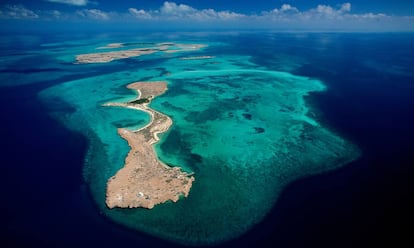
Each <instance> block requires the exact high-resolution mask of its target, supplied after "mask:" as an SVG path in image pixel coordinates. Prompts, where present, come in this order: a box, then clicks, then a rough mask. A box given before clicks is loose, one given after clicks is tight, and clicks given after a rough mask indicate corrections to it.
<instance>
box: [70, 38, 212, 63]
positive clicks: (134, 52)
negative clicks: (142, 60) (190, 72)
mask: <svg viewBox="0 0 414 248" xmlns="http://www.w3.org/2000/svg"><path fill="white" fill-rule="evenodd" d="M122 47H124V43H110V44H108V45H106V46H103V47H98V48H97V49H110V48H122ZM204 47H206V45H203V44H176V43H172V42H162V43H158V44H155V45H154V46H151V47H138V48H133V49H125V50H115V51H108V52H98V53H85V54H79V55H77V56H76V63H75V64H90V63H107V62H111V61H113V60H117V59H126V58H131V57H138V56H142V55H149V54H153V53H156V52H164V53H177V52H191V51H196V50H200V49H202V48H204Z"/></svg>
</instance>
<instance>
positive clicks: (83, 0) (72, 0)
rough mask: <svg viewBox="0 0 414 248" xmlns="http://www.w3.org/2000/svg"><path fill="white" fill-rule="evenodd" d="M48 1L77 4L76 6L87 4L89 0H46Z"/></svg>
mask: <svg viewBox="0 0 414 248" xmlns="http://www.w3.org/2000/svg"><path fill="white" fill-rule="evenodd" d="M45 1H47V2H52V3H63V4H68V5H75V6H86V5H87V4H88V3H89V1H88V0H45Z"/></svg>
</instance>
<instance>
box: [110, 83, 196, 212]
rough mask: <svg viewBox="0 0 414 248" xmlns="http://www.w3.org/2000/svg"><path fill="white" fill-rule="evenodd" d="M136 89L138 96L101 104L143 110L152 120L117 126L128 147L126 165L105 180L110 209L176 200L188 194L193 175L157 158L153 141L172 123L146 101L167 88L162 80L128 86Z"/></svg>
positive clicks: (151, 205) (144, 206)
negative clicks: (139, 124) (134, 127)
mask: <svg viewBox="0 0 414 248" xmlns="http://www.w3.org/2000/svg"><path fill="white" fill-rule="evenodd" d="M128 88H129V89H133V90H136V91H138V93H139V97H138V98H137V99H135V100H132V101H130V102H128V103H106V104H104V106H118V107H126V108H132V109H138V110H141V111H145V112H147V113H149V114H150V115H151V121H150V123H149V124H148V125H146V126H145V127H143V128H141V129H139V130H136V131H130V130H128V129H124V128H119V129H118V133H119V135H120V136H121V137H122V138H124V139H125V140H127V141H128V144H129V146H130V147H131V150H130V152H129V153H128V155H127V157H126V159H125V166H124V167H123V168H122V169H120V170H119V171H118V172H117V173H116V174H115V175H114V176H113V177H111V178H110V179H109V180H108V183H107V189H106V205H107V206H108V207H109V208H114V207H120V208H136V207H142V208H148V209H151V208H153V207H154V206H155V205H157V204H161V203H164V202H167V201H173V202H177V201H178V200H179V198H180V196H184V197H187V196H188V194H189V192H190V189H191V186H192V183H193V181H194V177H193V174H192V173H187V172H184V171H182V170H181V168H179V167H169V166H167V165H166V164H164V163H162V162H161V161H159V160H158V158H157V155H156V153H155V150H154V148H153V146H152V145H153V144H154V143H156V142H157V141H158V140H159V138H158V134H159V133H163V132H166V131H167V130H168V129H169V128H170V126H171V125H172V120H171V118H170V117H168V116H166V115H164V114H162V113H160V112H157V111H155V110H153V109H151V108H150V107H148V105H149V103H150V102H151V100H152V99H154V98H155V97H156V96H158V95H161V94H163V93H164V92H165V91H166V90H167V84H166V83H165V82H137V83H132V84H130V85H128Z"/></svg>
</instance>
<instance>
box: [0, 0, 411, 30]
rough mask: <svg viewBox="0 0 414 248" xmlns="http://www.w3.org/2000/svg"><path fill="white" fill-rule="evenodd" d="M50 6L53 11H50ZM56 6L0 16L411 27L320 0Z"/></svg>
mask: <svg viewBox="0 0 414 248" xmlns="http://www.w3.org/2000/svg"><path fill="white" fill-rule="evenodd" d="M47 1H49V2H56V3H64V4H70V5H75V6H84V5H87V4H88V3H90V2H89V1H88V0H47ZM53 11H54V13H55V15H51V14H50V13H52V12H53ZM56 13H57V12H56V10H51V11H49V14H45V11H43V12H42V11H35V10H29V9H26V8H25V7H23V6H21V5H18V6H5V7H3V8H0V18H2V19H48V20H50V19H51V18H53V16H56V18H57V19H59V20H63V19H65V20H68V21H70V20H72V21H79V20H90V21H100V22H102V21H105V22H113V23H119V24H122V23H127V24H129V25H135V27H140V25H142V27H144V26H145V25H146V24H149V23H150V24H152V27H156V26H157V25H158V26H159V27H161V28H162V27H164V28H166V27H167V26H168V27H171V28H180V27H181V28H197V27H207V28H208V27H210V28H245V29H276V30H345V31H358V30H361V31H365V30H366V31H414V16H391V15H386V14H383V13H360V14H354V13H352V4H351V3H349V2H346V3H343V4H341V5H338V6H336V7H332V6H330V5H324V4H320V5H317V6H315V7H314V8H311V9H307V10H300V9H298V8H297V7H295V6H293V5H290V4H282V5H281V6H280V7H277V8H274V9H271V10H267V11H262V12H261V13H255V14H242V13H237V12H233V11H230V10H224V11H223V10H220V11H218V10H215V9H197V8H194V7H192V6H189V5H186V4H179V3H175V2H169V1H166V2H164V3H163V4H162V5H161V6H160V7H159V8H158V9H155V10H151V9H138V8H135V6H131V7H130V8H128V9H126V10H125V11H124V12H107V11H103V10H99V9H78V10H76V11H74V12H72V13H60V12H59V14H56Z"/></svg>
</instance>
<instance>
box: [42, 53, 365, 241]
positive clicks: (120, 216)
mask: <svg viewBox="0 0 414 248" xmlns="http://www.w3.org/2000/svg"><path fill="white" fill-rule="evenodd" d="M211 55H214V56H216V58H214V59H209V60H205V61H204V60H193V61H185V60H179V59H177V58H170V59H164V60H160V61H159V62H158V64H157V66H156V69H153V68H155V67H153V66H154V65H152V67H151V68H145V67H144V68H142V67H141V68H139V70H138V68H136V69H131V68H129V69H126V70H125V71H122V72H117V73H112V74H108V75H102V76H96V77H91V78H85V79H82V80H77V81H71V82H67V83H65V84H61V85H58V86H55V87H53V88H49V89H47V90H45V91H43V92H42V93H41V95H40V97H41V98H42V99H44V101H45V102H46V103H52V102H56V99H59V100H60V101H64V102H66V103H69V104H71V105H73V106H74V107H75V108H76V111H75V112H72V113H64V112H53V114H54V115H55V116H56V117H57V118H58V119H60V120H62V121H65V123H66V124H67V125H68V127H69V128H72V129H77V130H80V131H82V132H84V133H85V135H87V136H88V137H89V139H90V149H89V153H88V156H87V158H86V159H85V179H86V180H87V182H88V183H89V185H90V189H91V192H92V195H93V197H94V199H95V201H96V202H97V203H98V206H99V208H100V210H101V211H102V212H103V213H104V214H105V215H106V216H108V217H109V218H110V219H112V220H114V221H116V222H118V223H121V224H123V225H126V226H128V227H130V228H132V229H136V230H139V231H141V232H145V233H148V234H151V235H153V236H157V237H160V238H163V239H167V240H170V241H174V242H178V243H182V244H187V245H206V244H214V243H219V242H222V241H225V240H229V239H232V238H236V237H238V236H240V235H242V234H243V233H245V232H246V231H247V230H249V229H250V228H251V227H253V226H254V224H256V223H258V222H259V221H260V220H262V219H263V218H264V217H265V215H266V214H267V213H268V212H269V211H270V209H271V208H272V206H273V205H274V203H275V202H276V200H277V198H278V195H279V194H280V192H281V191H282V189H283V187H285V186H286V185H287V184H288V183H289V182H291V181H292V180H294V179H297V178H299V177H303V176H307V175H311V174H315V173H320V172H323V171H327V170H331V169H335V168H338V167H339V166H341V165H343V164H345V163H347V162H349V161H351V160H353V159H355V158H356V157H357V156H358V153H359V151H358V149H357V148H356V147H355V146H353V145H352V144H350V143H349V142H347V141H346V140H344V139H342V138H341V137H339V136H338V135H336V134H334V133H332V132H331V131H329V130H328V129H326V128H324V127H322V126H320V125H319V124H318V122H317V120H315V119H313V118H311V117H310V116H309V115H308V111H309V109H308V107H307V106H306V103H305V101H304V96H306V95H307V94H309V92H315V91H322V90H324V89H325V87H324V85H323V84H322V82H320V81H318V80H314V79H310V78H307V77H299V76H294V75H292V74H289V73H284V72H274V71H267V70H265V69H264V68H261V67H260V66H258V65H255V64H252V63H251V62H247V61H249V60H248V57H245V56H235V55H232V56H224V55H223V56H220V55H218V54H211ZM143 60H144V58H143ZM240 61H246V62H240ZM142 64H143V63H142V62H141V64H140V66H142ZM161 70H162V71H164V72H168V73H160V71H161ZM146 78H151V80H154V81H156V80H166V81H168V83H169V90H168V91H167V92H166V93H165V94H164V95H161V96H159V97H157V98H156V99H154V101H153V103H152V104H151V106H152V108H154V109H156V110H158V111H161V112H163V113H165V114H166V115H168V116H170V117H172V119H173V121H174V125H173V126H172V128H171V129H170V131H169V132H168V133H166V134H164V135H162V139H161V142H159V143H158V144H157V146H156V147H155V149H156V151H157V153H158V154H159V157H160V159H161V160H162V161H164V162H165V163H167V164H170V165H177V166H182V167H183V168H184V169H185V170H187V171H193V172H195V177H196V181H195V182H194V184H193V188H192V189H191V192H190V195H189V197H188V198H185V199H182V200H180V201H178V202H177V203H166V204H162V205H158V206H156V207H155V208H154V209H152V210H146V209H113V210H109V209H107V207H106V206H105V201H104V200H105V188H106V182H107V180H108V178H109V177H111V176H112V175H114V174H115V172H116V171H117V170H119V168H121V167H122V166H123V163H124V159H125V156H126V154H127V152H128V151H129V148H128V146H127V144H126V142H125V141H124V140H122V139H121V138H120V137H119V136H118V135H117V133H116V127H124V126H130V127H131V128H138V127H139V126H143V125H145V123H147V122H148V121H149V117H148V115H146V114H145V113H143V112H140V111H135V110H128V109H122V108H114V107H112V108H111V107H101V104H102V103H104V102H107V101H116V99H118V100H119V99H122V101H130V100H132V99H134V97H135V96H136V94H135V93H134V92H132V91H125V90H124V87H125V85H126V84H128V83H131V82H133V81H140V80H142V79H146Z"/></svg>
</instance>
